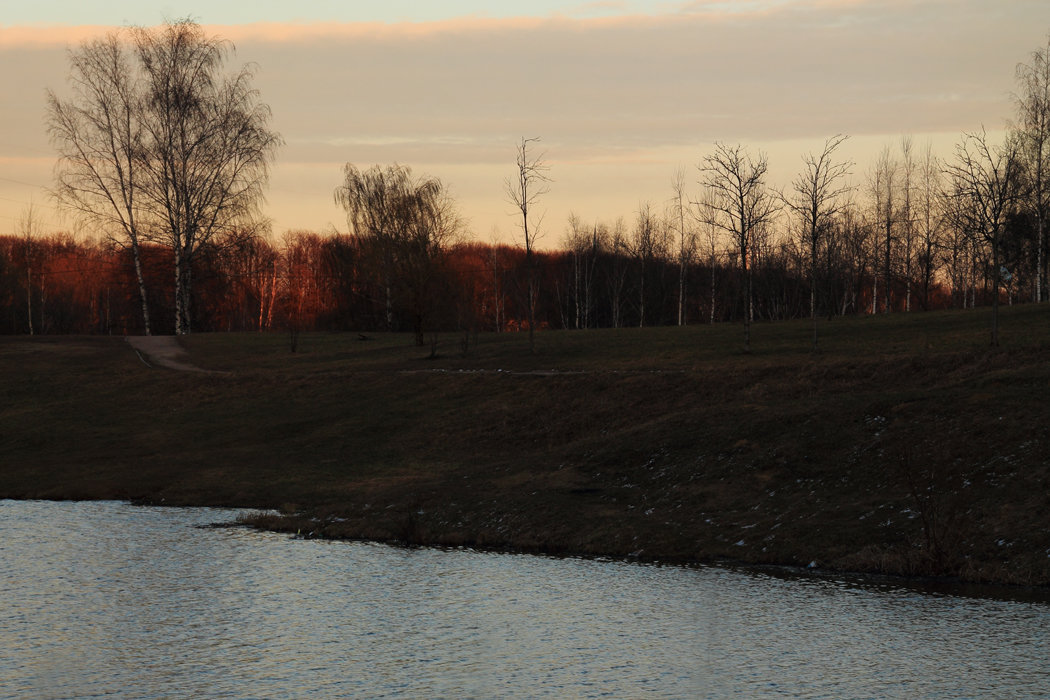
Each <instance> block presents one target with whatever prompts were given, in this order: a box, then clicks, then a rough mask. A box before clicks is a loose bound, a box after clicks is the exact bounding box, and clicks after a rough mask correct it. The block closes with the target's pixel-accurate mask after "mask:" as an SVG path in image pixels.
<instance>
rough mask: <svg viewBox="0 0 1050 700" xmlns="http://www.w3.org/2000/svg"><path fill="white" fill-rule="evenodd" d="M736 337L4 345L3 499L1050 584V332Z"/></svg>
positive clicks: (960, 320)
mask: <svg viewBox="0 0 1050 700" xmlns="http://www.w3.org/2000/svg"><path fill="white" fill-rule="evenodd" d="M1002 316H1003V319H1002V320H1003V327H1002V340H1003V347H1002V348H999V349H993V348H989V347H988V345H987V338H988V332H987V329H988V323H989V315H988V313H987V312H985V311H982V310H977V311H966V312H947V313H931V314H919V313H915V314H908V315H905V314H895V315H892V316H885V317H875V318H856V319H835V320H834V321H832V322H823V321H822V322H821V325H820V333H821V351H820V352H819V353H813V352H811V351H810V342H811V326H810V324H809V322H806V321H803V322H788V323H779V324H760V325H758V326H756V327H755V329H754V330H755V337H754V351H753V352H752V353H751V354H746V355H745V354H742V353H741V352H739V350H740V348H741V345H742V335H743V332H742V328H741V327H739V326H734V325H718V326H702V327H687V328H653V329H623V330H602V331H584V332H550V333H543V334H541V335H539V336H538V339H537V346H538V352H537V354H535V355H532V354H530V353H529V352H528V344H527V338H526V337H525V336H524V335H517V334H503V335H487V336H480V337H478V338H474V339H470V344H469V348H468V351H467V353H466V354H465V355H464V353H463V338H462V337H460V336H451V335H450V336H447V337H442V338H441V339H440V343H439V346H438V350H439V357H438V358H437V359H426V356H427V354H428V351H429V349H420V348H416V347H413V346H412V345H411V338H410V337H409V336H406V335H396V334H391V335H385V334H378V335H373V336H371V337H370V338H369V339H368V340H360V339H359V337H358V335H357V334H316V335H305V336H302V337H301V338H300V351H299V352H298V353H295V354H292V353H290V352H289V351H288V338H287V337H286V336H283V335H281V334H265V335H253V334H215V335H195V336H192V337H189V338H187V339H185V340H184V344H185V347H186V349H187V350H188V352H189V359H190V361H192V362H194V363H196V364H198V365H199V366H202V367H204V368H207V369H214V370H223V371H227V372H229V374H211V375H199V374H193V373H180V372H176V371H172V370H164V369H151V368H148V367H146V366H145V365H144V364H142V363H141V362H140V361H139V360H138V358H137V357H136V356H135V354H134V352H133V351H132V350H131V348H130V347H129V346H128V344H127V343H125V342H124V341H123V340H122V339H119V338H104V337H35V338H27V337H6V338H3V339H0V389H2V394H3V396H4V399H5V400H4V402H3V404H2V405H0V431H2V433H0V497H13V498H122V499H131V500H140V501H144V502H154V503H159V502H164V503H168V504H199V505H234V506H248V507H255V508H277V509H280V510H281V512H282V513H283V515H282V516H281V517H280V518H275V517H272V516H266V515H260V516H259V517H258V518H256V522H257V523H258V524H260V525H263V526H268V527H273V528H277V529H287V530H291V531H297V530H299V531H302V532H303V533H304V534H307V533H309V534H312V535H314V536H326V537H350V538H357V537H362V538H372V539H379V540H391V541H403V542H413V543H430V544H448V545H471V546H478V547H493V548H501V549H517V550H524V551H543V552H550V553H581V554H603V555H613V556H636V557H639V558H650V559H659V560H662V561H712V560H719V559H729V560H734V561H743V562H752V563H780V564H795V565H807V564H809V563H810V562H814V561H815V562H817V564H818V565H819V566H821V567H825V568H834V569H842V570H852V571H866V572H882V573H892V574H904V575H931V574H932V575H949V576H956V577H960V578H962V579H965V580H971V581H991V582H1006V583H1021V584H1029V585H1043V586H1045V585H1050V527H1048V525H1050V522H1048V516H1047V513H1048V506H1050V492H1048V489H1047V478H1048V476H1050V469H1048V467H1050V435H1048V427H1047V418H1048V415H1050V411H1048V410H1047V400H1048V396H1050V394H1048V390H1050V363H1048V361H1047V360H1048V350H1050V309H1047V308H1046V307H1037V306H1023V307H1013V308H1007V309H1004V310H1003V314H1002Z"/></svg>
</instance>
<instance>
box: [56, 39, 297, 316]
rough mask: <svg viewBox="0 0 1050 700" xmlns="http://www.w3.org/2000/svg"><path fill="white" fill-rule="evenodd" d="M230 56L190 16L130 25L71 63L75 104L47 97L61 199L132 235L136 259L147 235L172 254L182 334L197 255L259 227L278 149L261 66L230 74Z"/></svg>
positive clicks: (85, 48)
mask: <svg viewBox="0 0 1050 700" xmlns="http://www.w3.org/2000/svg"><path fill="white" fill-rule="evenodd" d="M232 51H233V46H232V44H230V43H229V42H226V41H223V40H221V39H218V38H216V37H211V36H208V35H206V34H205V32H204V29H203V28H202V27H201V26H200V25H198V24H196V23H195V22H192V21H190V20H179V21H175V22H167V23H165V24H164V25H162V26H160V27H157V28H150V29H147V28H134V29H129V30H125V31H124V32H121V33H115V34H111V35H110V36H108V37H107V38H106V39H103V40H99V41H95V42H88V43H86V44H84V45H82V46H81V48H80V50H79V51H75V52H73V53H72V54H71V55H70V62H71V76H70V82H71V83H72V86H73V91H74V96H73V97H72V98H71V99H69V100H66V101H63V100H61V99H59V98H58V97H56V96H55V95H54V93H49V94H48V125H49V130H50V133H51V139H52V142H53V143H54V144H55V146H56V148H57V149H58V151H59V164H58V167H57V170H56V183H57V185H56V188H55V193H56V197H57V199H58V200H59V202H60V203H62V204H64V205H66V206H68V207H70V208H71V209H72V210H73V211H74V212H76V213H77V214H78V215H80V216H81V217H83V218H85V219H87V220H89V221H92V222H94V223H96V224H99V225H101V228H102V229H103V230H112V229H114V228H117V229H119V230H121V231H123V237H124V238H125V240H127V241H128V242H129V243H130V244H131V246H132V248H133V254H134V257H135V258H136V259H137V253H135V251H137V248H138V245H139V242H140V241H141V240H144V239H150V240H156V241H160V242H163V243H164V244H165V245H167V246H168V247H169V248H170V249H171V250H172V253H173V259H174V272H175V332H176V333H177V334H183V333H189V332H190V330H191V323H190V320H191V317H192V314H191V308H190V304H191V299H192V280H193V264H194V260H195V258H196V257H197V254H198V252H199V251H200V250H201V249H202V248H203V247H205V246H206V245H207V244H208V243H209V242H210V241H211V240H212V239H213V238H214V237H215V236H216V235H217V234H219V233H223V232H229V231H231V230H234V229H237V230H242V231H254V230H256V229H257V226H256V222H257V220H258V218H259V209H258V206H259V203H260V201H261V199H262V193H263V190H264V188H265V186H266V183H267V181H268V177H269V165H270V163H271V162H272V161H273V158H274V156H275V154H276V151H277V147H278V146H279V145H280V142H281V140H280V137H279V136H278V135H277V133H276V132H274V131H272V130H271V129H270V127H269V122H270V110H269V107H267V106H266V105H265V104H263V103H261V102H260V101H259V96H258V93H257V92H256V90H255V89H254V88H253V87H252V79H253V77H254V69H253V67H252V66H244V67H241V68H240V69H239V70H238V71H236V72H234V73H233V74H230V75H226V74H225V73H224V72H223V68H224V65H225V63H226V60H227V59H228V58H229V56H230V54H231V53H232ZM137 272H138V273H139V280H140V287H141V286H142V282H141V270H137ZM142 299H143V315H144V320H145V317H146V316H147V315H148V311H147V307H146V302H145V293H144V290H143V291H142ZM146 324H147V328H148V320H146Z"/></svg>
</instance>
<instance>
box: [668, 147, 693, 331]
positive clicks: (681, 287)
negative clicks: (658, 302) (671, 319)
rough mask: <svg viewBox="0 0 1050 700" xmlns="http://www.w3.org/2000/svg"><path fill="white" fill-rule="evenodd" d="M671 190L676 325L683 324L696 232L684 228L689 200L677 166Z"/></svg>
mask: <svg viewBox="0 0 1050 700" xmlns="http://www.w3.org/2000/svg"><path fill="white" fill-rule="evenodd" d="M671 190H672V191H673V192H674V197H672V198H671V216H672V218H673V219H674V223H675V224H676V225H677V228H678V250H677V257H678V325H679V326H684V325H685V300H686V289H685V280H686V276H685V273H686V270H687V269H688V267H689V263H690V262H692V259H693V253H694V251H695V249H696V234H695V233H694V232H692V231H690V230H688V229H687V228H686V225H685V218H686V217H685V214H686V209H687V208H688V206H689V200H688V198H687V197H686V194H685V170H683V169H682V168H679V169H678V170H676V171H675V174H674V178H673V179H672V180H671Z"/></svg>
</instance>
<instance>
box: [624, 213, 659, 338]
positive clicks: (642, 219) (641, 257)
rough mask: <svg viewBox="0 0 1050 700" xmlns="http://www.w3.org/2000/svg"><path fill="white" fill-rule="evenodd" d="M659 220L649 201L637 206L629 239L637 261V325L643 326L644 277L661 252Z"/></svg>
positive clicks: (647, 274) (632, 253) (632, 254)
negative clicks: (631, 237)
mask: <svg viewBox="0 0 1050 700" xmlns="http://www.w3.org/2000/svg"><path fill="white" fill-rule="evenodd" d="M660 223H661V222H660V221H659V219H658V217H657V216H656V215H655V214H654V213H653V210H652V206H651V205H650V204H649V202H644V203H642V204H641V205H639V207H638V220H637V223H636V224H635V228H634V238H633V239H632V241H631V257H633V258H634V259H635V260H637V261H638V327H639V328H643V327H644V326H645V302H646V299H647V297H646V288H645V283H646V278H647V277H648V276H649V271H650V267H651V266H652V262H653V261H654V260H655V259H656V258H657V257H658V256H659V254H660V252H661V248H662V246H661V238H662V237H661V235H660V233H661V232H660V227H661V226H660Z"/></svg>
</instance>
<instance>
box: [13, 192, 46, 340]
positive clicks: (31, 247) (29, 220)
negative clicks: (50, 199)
mask: <svg viewBox="0 0 1050 700" xmlns="http://www.w3.org/2000/svg"><path fill="white" fill-rule="evenodd" d="M36 229H37V218H36V213H35V212H34V211H33V203H32V202H30V203H29V206H28V207H26V209H25V210H24V211H23V212H22V215H21V216H20V217H19V219H18V232H19V233H20V234H21V237H22V249H23V252H24V253H25V261H26V321H27V322H28V323H29V335H34V328H33V266H34V265H36V263H37V259H38V258H39V257H40V255H39V252H38V250H37V245H36V240H35V238H36V234H37V231H36ZM38 276H41V277H42V275H38ZM41 317H43V309H41ZM42 326H43V324H41V330H43V327H42Z"/></svg>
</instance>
